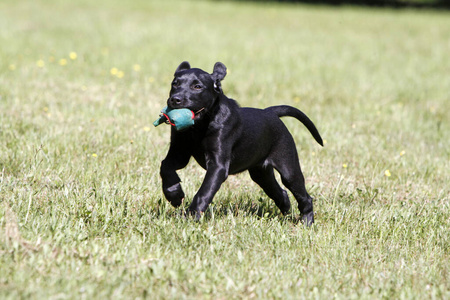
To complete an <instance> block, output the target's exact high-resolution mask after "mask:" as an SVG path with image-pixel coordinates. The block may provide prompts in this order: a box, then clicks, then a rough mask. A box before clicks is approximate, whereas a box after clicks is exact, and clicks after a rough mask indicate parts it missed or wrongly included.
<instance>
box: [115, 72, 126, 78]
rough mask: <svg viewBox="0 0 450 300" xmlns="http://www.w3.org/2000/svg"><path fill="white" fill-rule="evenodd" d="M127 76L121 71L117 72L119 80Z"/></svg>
mask: <svg viewBox="0 0 450 300" xmlns="http://www.w3.org/2000/svg"><path fill="white" fill-rule="evenodd" d="M124 75H125V74H124V73H123V71H119V72H117V75H116V76H117V78H123V76H124Z"/></svg>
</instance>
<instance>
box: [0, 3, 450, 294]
mask: <svg viewBox="0 0 450 300" xmlns="http://www.w3.org/2000/svg"><path fill="white" fill-rule="evenodd" d="M0 45H1V46H0V298H1V299H24V298H25V299H27V298H29V299H105V298H110V299H144V298H148V299H168V298H173V299H233V298H235V299H251V298H255V299H281V298H283V299H331V298H334V299H380V298H385V299H414V298H416V299H449V298H450V276H449V271H450V263H449V260H450V251H449V250H450V247H449V245H450V238H449V232H450V228H449V227H450V226H449V225H450V210H449V209H450V207H449V206H450V205H449V192H450V189H449V181H450V172H449V168H450V114H449V111H450V59H449V53H450V13H449V12H448V11H444V12H439V11H427V10H421V11H414V10H389V9H375V10H371V9H366V8H355V7H339V8H332V7H322V6H303V5H280V4H262V5H257V4H252V3H237V2H224V1H220V2H208V1H173V0H170V1H169V0H168V1H144V0H142V1H106V0H99V1H88V0H83V1H65V0H46V1H44V0H36V1H13V0H4V1H2V2H0ZM183 60H188V61H190V62H191V64H192V65H193V66H197V67H200V68H203V69H205V70H210V71H212V67H213V65H214V63H215V62H216V61H222V62H223V63H224V64H225V65H226V66H227V67H228V69H229V72H228V75H227V77H226V79H225V81H224V82H223V87H224V90H225V92H226V94H227V95H228V96H229V97H232V98H234V99H237V100H238V101H239V102H240V103H241V105H243V106H254V107H265V106H269V105H276V104H289V105H293V106H296V107H298V108H300V109H302V110H303V111H304V112H305V113H307V114H308V115H309V116H310V117H311V119H312V120H313V121H314V122H315V123H316V125H317V127H318V128H319V131H320V132H321V134H322V137H323V138H324V139H325V140H326V145H325V147H323V148H322V147H320V146H318V145H317V144H316V143H315V141H314V140H313V138H312V137H311V136H310V134H309V133H308V132H307V130H306V129H305V128H304V127H303V126H302V125H301V124H300V123H298V122H297V121H296V120H293V119H289V118H287V119H285V120H284V121H285V123H286V124H287V126H288V127H289V128H290V130H291V132H292V134H293V135H294V138H295V140H296V142H297V146H298V151H299V155H300V159H301V163H302V168H303V171H304V174H305V176H306V180H307V186H308V189H309V191H310V194H311V195H312V196H313V197H314V198H315V202H314V203H315V210H316V216H315V219H316V223H315V225H314V226H313V227H312V228H310V229H306V228H304V227H303V226H301V224H299V223H298V219H299V212H298V210H297V208H295V209H294V211H293V214H292V215H291V216H288V217H282V216H281V215H280V214H279V211H278V209H277V208H276V207H275V205H274V203H273V201H271V200H270V199H268V198H267V197H266V196H265V195H264V193H263V192H262V191H260V189H259V188H258V187H257V186H256V185H255V184H253V183H252V181H251V180H250V178H249V176H248V174H241V175H238V176H233V177H230V178H229V179H228V181H227V182H226V184H224V185H223V186H222V188H221V190H220V191H219V193H218V194H217V196H216V197H215V199H214V204H213V205H212V206H211V209H210V210H209V211H208V212H207V213H206V214H205V217H204V218H203V219H202V220H201V221H200V222H195V221H193V220H189V219H188V220H185V219H183V218H181V217H180V212H181V210H175V209H173V208H172V207H171V206H170V205H169V204H168V203H167V201H166V200H165V199H164V197H163V195H162V192H161V183H160V178H159V175H158V168H159V164H160V161H161V160H162V159H163V158H164V156H165V154H166V152H167V149H168V141H169V131H170V129H169V127H168V126H160V127H157V128H153V126H152V122H153V121H154V120H155V119H156V118H157V117H158V113H159V111H160V109H161V108H162V107H163V106H164V105H165V101H166V99H167V96H168V91H169V86H170V82H171V79H172V75H173V72H174V70H175V68H176V67H177V66H178V64H179V63H180V62H181V61H183ZM203 175H204V171H203V170H202V169H200V168H199V167H198V166H197V165H196V164H195V163H194V162H191V164H190V165H189V166H188V167H187V168H186V169H185V170H182V171H180V176H181V177H182V179H183V184H184V188H185V191H186V194H187V199H186V201H185V202H186V203H187V204H188V203H189V202H190V201H191V199H192V197H193V196H194V194H195V191H196V189H197V188H198V187H199V185H200V183H201V180H202V178H203ZM292 200H293V199H292ZM293 204H295V203H293ZM294 207H295V205H294Z"/></svg>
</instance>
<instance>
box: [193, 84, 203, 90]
mask: <svg viewBox="0 0 450 300" xmlns="http://www.w3.org/2000/svg"><path fill="white" fill-rule="evenodd" d="M192 88H193V89H194V90H201V89H202V86H201V85H200V84H195V85H193V86H192Z"/></svg>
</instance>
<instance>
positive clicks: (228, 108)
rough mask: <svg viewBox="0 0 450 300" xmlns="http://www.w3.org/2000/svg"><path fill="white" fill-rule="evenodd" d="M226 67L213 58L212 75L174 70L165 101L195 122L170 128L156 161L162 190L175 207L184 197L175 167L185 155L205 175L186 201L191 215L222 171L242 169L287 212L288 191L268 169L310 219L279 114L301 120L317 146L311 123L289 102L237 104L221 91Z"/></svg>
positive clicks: (212, 191)
mask: <svg viewBox="0 0 450 300" xmlns="http://www.w3.org/2000/svg"><path fill="white" fill-rule="evenodd" d="M226 73H227V69H226V67H225V65H224V64H222V63H220V62H218V63H216V64H215V65H214V71H213V73H212V74H208V73H206V72H205V71H203V70H200V69H196V68H192V69H191V67H190V65H189V63H188V62H183V63H181V64H180V66H179V67H178V68H177V70H176V71H175V78H174V80H173V82H172V88H171V90H170V96H169V99H168V100H167V105H168V106H169V107H170V108H173V109H177V108H188V109H190V110H192V111H193V112H194V113H195V117H194V121H195V124H194V125H193V126H192V127H190V128H188V129H186V130H184V131H181V132H179V131H177V130H175V129H174V128H172V132H171V139H170V148H169V152H168V154H167V156H166V158H165V159H164V160H163V161H162V163H161V170H160V175H161V178H162V185H163V192H164V195H165V196H166V198H167V200H169V201H170V203H171V204H172V205H173V206H175V207H178V206H179V205H180V204H181V203H182V201H183V198H184V192H183V190H182V188H181V185H180V182H181V180H180V178H179V177H178V175H177V173H176V171H177V170H179V169H182V168H184V167H185V166H186V165H187V164H188V162H189V159H190V158H191V156H193V157H194V158H195V160H196V161H197V162H198V163H199V164H200V166H202V167H203V168H204V169H206V176H205V179H204V180H203V183H202V185H201V187H200V189H199V190H198V192H197V194H196V195H195V196H194V199H193V201H192V203H191V205H190V206H189V211H190V212H192V213H194V214H195V215H196V216H197V218H199V217H200V215H201V213H202V212H204V211H205V210H206V209H207V207H208V205H209V204H210V203H211V202H212V200H213V197H214V195H215V194H216V193H217V191H218V190H219V188H220V186H221V185H222V183H223V182H224V181H225V180H226V179H227V177H228V175H230V174H236V173H239V172H242V171H245V170H248V171H249V173H250V176H251V178H252V179H253V181H255V182H256V183H257V184H258V185H259V186H261V187H262V189H263V190H264V192H265V193H266V194H267V195H268V196H269V197H270V198H272V199H273V200H275V203H276V205H277V206H278V208H279V209H280V210H281V212H282V213H283V214H286V213H288V212H289V210H290V208H291V204H290V201H289V198H288V195H287V193H286V191H285V190H283V189H282V188H281V187H280V185H279V184H278V183H277V181H276V180H275V176H274V169H275V170H277V171H278V172H279V173H280V175H281V179H282V182H283V184H284V185H285V186H286V187H287V188H288V189H289V190H290V191H291V192H292V193H293V194H294V197H295V199H296V200H297V202H298V208H299V209H300V212H301V213H302V216H303V217H302V218H303V221H304V222H305V223H306V224H307V225H311V224H312V223H313V222H314V212H313V204H312V199H311V197H310V196H309V195H308V193H307V191H306V188H305V180H304V178H303V174H302V171H301V169H300V164H299V159H298V154H297V150H296V148H295V144H294V140H293V138H292V136H291V134H290V133H289V131H288V129H287V128H286V126H285V125H284V123H283V122H282V121H281V120H280V117H284V116H290V117H294V118H296V119H298V120H299V121H301V122H302V123H303V124H304V125H305V126H306V128H308V129H309V131H310V132H311V134H312V135H313V137H314V138H315V140H316V141H317V142H318V143H319V144H320V145H322V146H323V143H322V138H321V137H320V134H319V132H318V131H317V129H316V127H315V126H314V124H313V122H312V121H311V120H310V119H309V118H308V117H307V116H306V115H305V114H304V113H302V112H301V111H300V110H298V109H296V108H294V107H291V106H286V105H282V106H272V107H268V108H266V109H256V108H247V107H244V108H241V107H239V105H238V104H237V102H236V101H234V100H232V99H229V98H227V97H226V96H225V95H224V93H223V92H222V88H221V80H222V79H224V78H225V75H226Z"/></svg>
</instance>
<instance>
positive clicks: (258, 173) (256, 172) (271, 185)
mask: <svg viewBox="0 0 450 300" xmlns="http://www.w3.org/2000/svg"><path fill="white" fill-rule="evenodd" d="M249 173H250V177H251V178H252V180H253V181H254V182H256V183H257V184H258V185H259V186H260V187H261V188H262V189H263V190H264V192H265V193H266V194H267V196H269V197H270V198H271V199H273V200H274V201H275V204H276V205H277V206H278V208H279V209H280V210H281V212H282V213H283V214H284V215H285V214H287V213H289V211H290V209H291V202H290V201H289V196H288V194H287V193H286V191H285V190H283V189H282V188H281V187H280V185H279V184H278V182H277V181H276V179H275V174H274V173H273V168H272V167H271V166H269V167H267V168H263V167H255V168H251V169H249Z"/></svg>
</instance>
